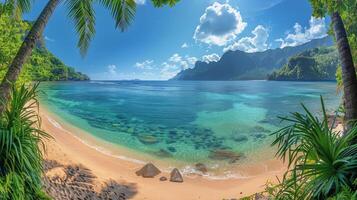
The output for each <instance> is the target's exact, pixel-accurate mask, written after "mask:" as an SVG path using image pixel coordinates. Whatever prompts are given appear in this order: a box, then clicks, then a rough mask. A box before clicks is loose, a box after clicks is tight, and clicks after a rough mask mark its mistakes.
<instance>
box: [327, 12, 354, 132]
mask: <svg viewBox="0 0 357 200" xmlns="http://www.w3.org/2000/svg"><path fill="white" fill-rule="evenodd" d="M332 22H333V30H334V32H335V37H336V41H337V48H338V53H339V57H340V61H341V67H342V82H343V92H344V106H345V121H346V123H347V124H346V125H347V127H346V128H347V130H349V129H350V128H351V126H352V124H353V123H354V122H355V121H354V120H357V79H356V71H355V68H354V64H353V58H352V54H351V49H350V45H349V43H348V38H347V34H346V30H345V26H344V24H343V21H342V19H341V16H340V14H339V13H338V12H335V13H333V14H332Z"/></svg>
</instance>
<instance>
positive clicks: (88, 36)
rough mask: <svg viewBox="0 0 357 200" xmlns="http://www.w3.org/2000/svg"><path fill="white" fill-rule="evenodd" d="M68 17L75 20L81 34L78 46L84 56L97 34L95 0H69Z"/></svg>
mask: <svg viewBox="0 0 357 200" xmlns="http://www.w3.org/2000/svg"><path fill="white" fill-rule="evenodd" d="M66 5H67V7H68V17H69V18H71V19H72V20H73V22H74V25H75V29H76V31H77V34H78V36H79V40H78V43H77V46H78V47H79V49H80V52H81V54H82V56H84V55H85V54H86V52H87V50H88V47H89V43H90V41H91V40H92V38H93V36H94V35H95V12H94V9H93V0H67V1H66Z"/></svg>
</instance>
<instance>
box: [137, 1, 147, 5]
mask: <svg viewBox="0 0 357 200" xmlns="http://www.w3.org/2000/svg"><path fill="white" fill-rule="evenodd" d="M145 2H146V0H135V3H136V4H138V5H144V4H145Z"/></svg>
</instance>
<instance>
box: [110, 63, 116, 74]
mask: <svg viewBox="0 0 357 200" xmlns="http://www.w3.org/2000/svg"><path fill="white" fill-rule="evenodd" d="M108 73H109V74H110V75H116V74H117V66H116V65H108Z"/></svg>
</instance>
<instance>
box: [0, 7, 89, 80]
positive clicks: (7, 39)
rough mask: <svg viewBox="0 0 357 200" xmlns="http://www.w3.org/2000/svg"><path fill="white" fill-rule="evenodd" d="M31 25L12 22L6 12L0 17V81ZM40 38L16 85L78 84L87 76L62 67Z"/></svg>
mask: <svg viewBox="0 0 357 200" xmlns="http://www.w3.org/2000/svg"><path fill="white" fill-rule="evenodd" d="M31 25H32V22H30V21H25V20H21V19H17V18H16V19H14V18H13V17H11V15H10V14H8V13H2V14H1V15H0V80H2V78H3V77H4V75H5V73H6V71H7V68H8V66H9V65H10V63H11V61H12V59H13V58H14V56H15V55H16V53H17V51H18V49H19V48H20V46H21V44H22V41H23V38H24V36H25V35H26V33H27V32H28V30H29V29H30V27H31ZM44 41H45V40H44V39H43V37H42V39H41V40H40V41H39V42H38V43H37V44H36V47H35V48H34V50H33V51H32V55H31V57H30V58H29V59H28V61H27V62H26V63H25V65H24V67H23V70H22V72H21V75H20V77H19V80H18V83H26V82H29V81H82V80H89V77H88V76H87V75H85V74H82V73H80V72H76V71H75V69H74V68H73V67H69V66H67V65H66V64H64V63H63V62H62V61H61V60H60V59H59V58H57V57H56V56H54V55H53V54H52V53H51V52H50V51H48V50H47V48H46V47H45V42H44Z"/></svg>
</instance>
